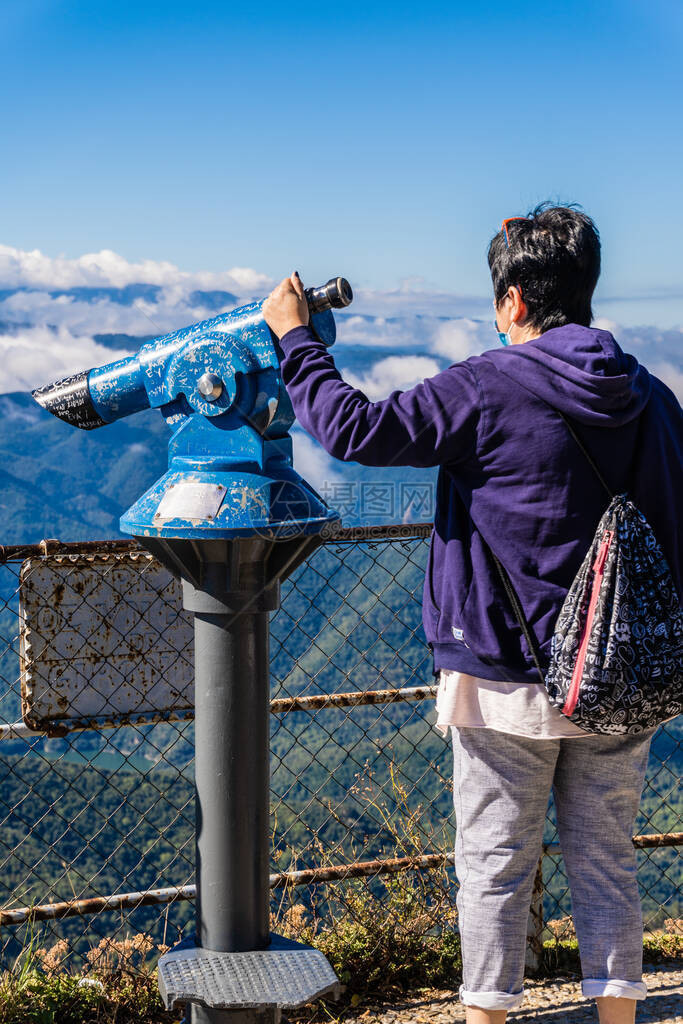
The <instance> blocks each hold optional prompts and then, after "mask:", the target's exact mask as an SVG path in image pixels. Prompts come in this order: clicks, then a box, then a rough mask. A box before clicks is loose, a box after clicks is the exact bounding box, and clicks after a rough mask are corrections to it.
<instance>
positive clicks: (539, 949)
mask: <svg viewBox="0 0 683 1024" xmlns="http://www.w3.org/2000/svg"><path fill="white" fill-rule="evenodd" d="M526 934H527V946H526V956H525V959H524V966H525V967H526V969H527V970H528V971H529V972H530V973H532V974H534V973H536V972H537V971H540V969H541V965H542V961H543V854H541V856H540V858H539V861H538V866H537V868H536V877H535V878H534V890H533V893H532V896H531V908H530V911H529V923H528V925H527V933H526Z"/></svg>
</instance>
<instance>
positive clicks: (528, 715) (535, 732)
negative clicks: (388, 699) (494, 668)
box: [435, 669, 591, 740]
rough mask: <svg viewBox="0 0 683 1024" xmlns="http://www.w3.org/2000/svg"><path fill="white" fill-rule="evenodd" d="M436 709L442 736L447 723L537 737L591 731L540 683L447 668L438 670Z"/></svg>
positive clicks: (585, 733) (556, 737) (551, 737)
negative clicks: (482, 676)
mask: <svg viewBox="0 0 683 1024" xmlns="http://www.w3.org/2000/svg"><path fill="white" fill-rule="evenodd" d="M436 712H437V719H436V722H435V728H436V729H438V730H439V732H440V733H441V734H442V735H443V736H445V735H446V733H447V732H448V726H449V725H455V726H461V727H463V728H467V729H472V728H474V729H476V728H480V729H496V730H497V731H498V732H508V733H512V734H513V735H514V736H529V737H531V738H532V739H537V740H554V739H566V738H568V737H574V738H576V739H580V738H581V737H582V736H583V737H586V736H590V735H591V734H590V733H588V732H585V731H584V730H583V729H579V727H578V725H574V723H573V722H570V721H569V719H568V718H567V716H566V715H563V714H562V712H561V711H558V710H557V708H554V707H553V706H552V704H551V703H550V700H549V699H548V694H547V693H546V690H545V687H544V686H541V685H540V683H499V682H495V681H493V680H491V679H480V678H479V677H478V676H468V675H466V673H464V672H455V671H451V670H449V669H440V671H439V686H438V690H437V694H436Z"/></svg>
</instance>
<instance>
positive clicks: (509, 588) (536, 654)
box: [480, 534, 545, 686]
mask: <svg viewBox="0 0 683 1024" xmlns="http://www.w3.org/2000/svg"><path fill="white" fill-rule="evenodd" d="M480 536H481V534H480ZM481 539H482V541H484V544H486V541H485V540H484V538H483V537H482V538H481ZM486 547H487V548H489V551H490V553H491V558H492V559H493V563H494V565H495V567H496V569H497V570H498V575H499V576H500V580H501V583H502V584H503V587H504V588H505V593H506V594H507V596H508V599H509V601H510V604H511V605H512V610H513V612H514V613H515V618H516V619H517V622H518V623H519V625H520V627H521V630H522V633H523V634H524V639H525V640H526V642H527V646H528V648H529V650H530V651H531V656H532V658H533V659H534V664H535V666H536V669H537V671H538V674H539V676H540V677H541V685H542V686H545V673H544V671H543V669H542V668H541V652H540V648H539V646H538V642H537V640H536V637H535V636H534V634H533V633H532V631H531V626H530V625H529V623H528V622H527V618H526V615H525V614H524V609H523V608H522V602H521V601H520V600H519V598H518V597H517V591H516V590H515V588H514V587H513V585H512V580H511V579H510V577H509V576H508V574H507V572H506V570H505V569H504V568H503V564H502V562H501V561H500V559H499V558H498V557H497V555H494V553H493V551H491V548H490V547H489V546H488V544H486Z"/></svg>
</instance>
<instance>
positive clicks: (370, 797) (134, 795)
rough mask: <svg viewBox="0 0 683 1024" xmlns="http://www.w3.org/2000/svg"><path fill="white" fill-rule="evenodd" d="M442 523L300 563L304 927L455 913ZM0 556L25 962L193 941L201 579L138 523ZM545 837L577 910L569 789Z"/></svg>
mask: <svg viewBox="0 0 683 1024" xmlns="http://www.w3.org/2000/svg"><path fill="white" fill-rule="evenodd" d="M429 533H430V527H429V526H413V527H405V526H397V527H383V528H370V529H368V530H364V531H361V530H359V531H356V532H354V531H353V530H344V531H341V532H339V533H338V534H336V535H335V536H334V537H333V538H331V539H329V540H327V541H326V542H325V543H324V544H323V545H322V546H321V547H319V548H318V549H317V550H316V551H315V552H314V553H313V554H312V555H311V556H310V557H309V558H308V560H307V561H306V562H305V563H304V564H302V565H301V566H299V568H298V569H297V570H296V571H295V572H294V574H293V575H292V577H291V578H290V579H289V580H288V581H287V582H286V583H284V584H283V587H282V604H281V608H280V610H279V611H278V612H276V613H275V614H274V615H273V616H272V620H271V641H270V643H271V650H270V658H271V681H272V694H271V698H272V700H271V712H272V715H271V752H272V753H271V766H272V834H273V853H272V872H273V874H272V876H271V886H272V910H273V914H274V920H275V921H276V922H277V921H278V920H280V921H281V919H282V917H283V916H284V918H285V922H286V924H287V926H288V927H289V928H290V930H291V928H292V926H293V925H295V924H296V921H297V920H303V919H305V920H308V921H310V919H311V918H313V919H314V920H316V921H317V922H319V923H320V924H324V922H325V921H329V920H339V918H340V915H344V916H345V917H346V919H347V920H348V919H353V918H354V917H361V916H362V915H367V914H368V913H374V914H383V913H386V912H387V908H388V907H393V906H395V905H396V902H397V901H398V902H399V903H400V902H401V901H403V905H404V908H405V903H406V901H409V903H410V906H411V908H412V909H411V913H413V914H418V915H422V917H423V918H424V919H426V920H427V921H428V924H429V927H431V928H432V929H434V930H436V931H439V930H444V929H446V930H450V931H452V930H453V929H454V927H455V890H456V882H455V877H454V874H453V868H452V858H451V851H452V846H453V831H454V821H453V816H452V787H451V766H452V754H451V748H450V745H449V741H448V740H444V739H443V738H442V736H441V735H440V733H438V732H437V731H436V730H435V729H434V727H433V725H434V721H435V712H434V703H433V698H434V694H435V687H434V685H433V683H434V680H433V677H432V674H431V655H430V653H429V650H428V648H427V646H426V644H425V639H424V634H423V632H422V626H421V595H422V582H423V578H424V571H425V565H426V558H427V551H428V536H429ZM0 558H1V559H2V564H1V566H0V645H1V650H0V877H1V878H2V882H1V884H2V887H3V891H2V894H1V896H0V903H1V905H2V908H3V909H2V910H1V911H0V949H1V950H2V958H3V961H4V963H5V964H7V963H9V962H11V960H12V958H13V957H14V956H15V955H16V954H17V953H18V951H19V950H20V949H21V948H22V947H25V946H26V945H27V944H33V945H39V946H42V947H49V946H50V945H51V944H53V943H54V942H56V941H57V940H58V939H61V940H65V943H66V946H65V947H64V948H68V952H69V955H70V956H71V957H72V958H73V960H74V962H75V963H78V964H82V963H86V962H87V960H88V954H89V953H90V957H91V958H92V955H93V954H92V952H91V951H92V950H93V949H94V948H95V947H96V946H97V944H98V942H99V941H100V940H101V939H103V938H104V939H113V938H119V939H123V938H129V939H130V938H133V937H134V936H136V935H141V934H146V935H149V936H151V937H152V939H153V940H154V942H155V943H161V944H165V945H171V944H173V943H174V942H175V941H176V940H177V938H178V937H179V936H180V934H181V933H182V932H183V931H184V933H185V934H189V933H190V932H191V930H192V924H193V912H194V907H193V903H192V900H193V898H194V827H195V818H194V789H193V723H192V702H193V692H192V659H193V651H192V629H191V621H190V618H189V617H188V615H187V614H186V613H184V612H183V611H182V607H181V600H180V588H179V584H178V583H177V582H176V581H175V580H173V579H172V577H170V576H169V575H168V573H166V572H165V570H163V569H162V568H161V567H160V566H159V564H158V563H157V562H156V561H155V560H154V559H152V558H151V557H150V556H149V555H148V554H146V553H145V552H144V551H142V550H141V549H140V548H138V547H137V545H136V544H135V543H134V542H127V541H111V542H107V543H91V544H80V545H77V544H71V545H65V544H58V543H57V542H55V541H47V542H42V544H40V545H33V546H28V547H23V548H19V547H15V548H5V549H2V548H0ZM20 583H21V604H20ZM682 765H683V744H682V742H681V727H680V723H679V722H674V723H669V724H667V725H666V726H664V727H662V728H661V729H660V730H659V732H658V733H657V735H656V737H655V739H654V741H653V744H652V753H651V758H650V764H649V769H648V775H647V783H646V786H645V790H644V793H643V799H642V803H641V813H640V817H639V820H638V823H637V833H638V836H637V838H636V845H637V846H638V847H639V852H638V856H639V861H640V881H641V886H642V899H643V910H644V919H645V927H646V929H647V930H648V931H650V932H656V931H658V930H661V929H663V928H664V927H665V926H666V927H669V928H671V927H672V925H671V924H670V923H669V924H668V925H667V921H668V922H671V921H673V922H676V921H678V922H679V925H680V918H681V916H683V915H682V912H681V906H680V889H679V884H680V874H679V864H678V857H679V850H680V843H681V841H682V839H683V834H682V833H683V824H682V822H681V817H682V802H681V798H680V795H679V793H678V782H679V777H680V774H681V766H682ZM544 851H545V853H544V857H543V861H542V892H541V890H540V886H539V890H538V893H537V895H538V899H537V901H536V907H535V917H536V921H537V923H538V922H540V921H541V918H542V920H543V922H544V926H545V927H547V926H548V924H550V930H551V931H553V930H555V931H557V928H558V926H557V925H554V924H553V922H556V921H558V920H560V919H563V918H565V917H567V915H569V914H570V903H569V890H568V883H567V878H566V874H565V871H564V867H563V863H562V857H561V852H560V850H559V847H558V844H557V835H556V830H555V825H554V819H553V812H552V807H551V808H550V809H549V814H548V820H547V823H546V832H545V846H544ZM540 881H541V873H539V883H540ZM673 927H676V925H673ZM537 932H538V934H537V936H536V938H537V939H538V938H539V936H540V926H539V925H538V924H537ZM546 934H549V933H548V932H547V931H546ZM63 945H64V944H63Z"/></svg>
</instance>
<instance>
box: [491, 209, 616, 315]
mask: <svg viewBox="0 0 683 1024" xmlns="http://www.w3.org/2000/svg"><path fill="white" fill-rule="evenodd" d="M507 229H508V238H509V242H510V245H509V247H508V246H507V244H506V241H505V233H504V231H503V230H502V229H501V230H500V231H499V232H498V233H497V234H496V235H494V236H493V238H492V239H491V244H490V245H489V253H488V258H489V268H490V270H491V278H492V280H493V294H494V297H495V300H496V305H498V303H499V302H500V301H501V299H502V298H503V296H504V295H505V293H506V292H507V290H508V288H509V287H510V285H518V286H519V288H520V290H521V293H522V298H523V299H524V302H525V303H526V306H527V309H528V311H529V313H528V319H529V323H530V324H531V326H532V327H535V328H536V329H537V330H540V331H541V332H544V331H549V330H550V329H551V328H552V327H561V326H562V325H563V324H583V326H584V327H589V326H590V323H591V320H592V319H593V310H592V309H591V299H592V297H593V292H594V291H595V286H596V284H597V281H598V277H599V276H600V235H599V234H598V229H597V228H596V226H595V224H594V223H593V221H592V220H591V218H590V217H589V216H587V214H585V213H583V212H582V211H581V210H580V209H579V208H578V207H577V206H576V204H571V205H569V206H553V205H552V204H551V203H549V202H546V203H541V204H540V205H539V206H537V207H536V208H535V209H534V210H532V211H531V212H530V213H528V214H527V215H526V217H524V218H519V219H517V220H512V221H510V223H509V224H508V225H507Z"/></svg>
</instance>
